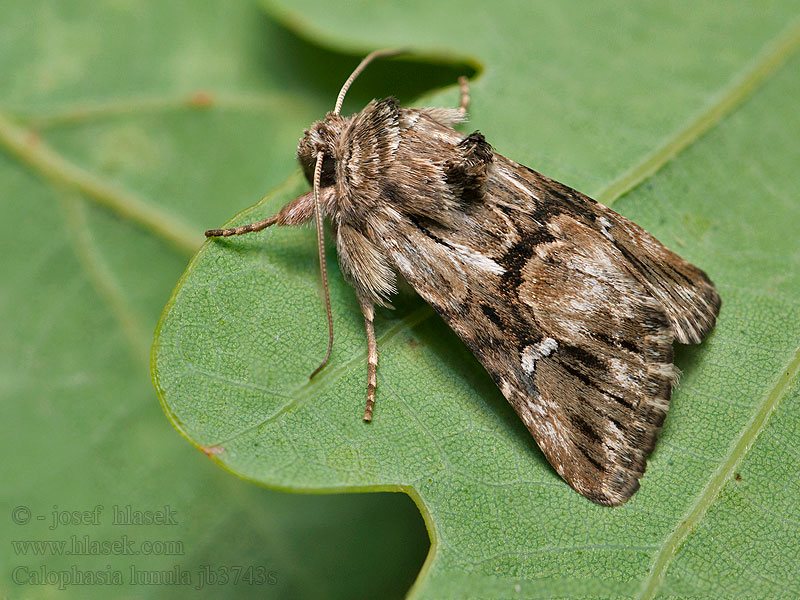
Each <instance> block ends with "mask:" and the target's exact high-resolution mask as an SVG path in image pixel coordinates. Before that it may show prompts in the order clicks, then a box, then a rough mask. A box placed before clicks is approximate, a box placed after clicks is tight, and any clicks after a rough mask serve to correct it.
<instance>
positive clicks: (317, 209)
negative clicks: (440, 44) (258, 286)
mask: <svg viewBox="0 0 800 600" xmlns="http://www.w3.org/2000/svg"><path fill="white" fill-rule="evenodd" d="M405 52H407V50H405V49H400V48H393V49H387V50H376V51H375V52H372V53H370V54H368V55H367V56H366V57H365V58H364V60H362V61H361V62H360V63H359V64H358V66H357V67H356V69H355V71H353V72H352V73H351V74H350V77H348V78H347V81H345V82H344V85H343V86H342V89H341V91H340V92H339V96H337V98H336V106H335V108H334V109H333V112H334V113H335V114H337V115H338V114H339V113H340V112H341V110H342V103H343V102H344V96H345V94H346V93H347V90H348V89H350V86H351V85H353V82H354V81H355V80H356V77H358V76H359V75H361V72H362V71H363V70H364V69H366V68H367V65H369V63H371V62H372V61H373V60H375V59H376V58H381V57H384V56H397V55H398V54H403V53H405ZM323 154H324V153H323V152H322V151H320V152H317V160H316V163H315V164H314V222H315V223H316V225H317V251H318V253H319V270H320V273H321V274H322V289H323V292H324V294H325V314H326V316H327V317H328V350H327V352H325V358H324V359H323V360H322V363H320V365H319V366H318V367H317V368H316V369H314V372H313V373H311V377H309V379H313V378H314V375H316V374H317V373H319V372H320V371H322V369H324V368H325V365H327V364H328V360H329V359H330V357H331V350H333V315H332V314H331V295H330V292H329V291H328V267H327V266H326V264H325V230H324V229H323V223H322V203H321V202H320V200H319V187H320V185H319V181H320V178H321V177H322V157H323Z"/></svg>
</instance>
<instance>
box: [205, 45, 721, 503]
mask: <svg viewBox="0 0 800 600" xmlns="http://www.w3.org/2000/svg"><path fill="white" fill-rule="evenodd" d="M398 53H400V51H396V50H382V51H377V52H373V53H372V54H370V55H369V56H367V57H366V58H365V59H364V60H363V61H362V62H361V64H359V66H358V67H357V68H356V70H355V71H354V72H353V74H352V75H351V76H350V78H349V79H348V80H347V81H346V82H345V84H344V86H343V87H342V90H341V92H340V93H339V97H338V98H337V101H336V105H335V108H334V110H333V111H332V112H329V113H328V114H327V115H326V116H325V118H324V119H322V120H320V121H317V122H315V123H314V124H313V125H311V127H310V129H308V130H306V131H305V135H304V137H303V138H302V139H301V140H300V143H299V145H298V148H297V158H298V160H299V162H300V165H301V166H302V168H303V170H304V172H305V175H306V177H307V179H308V180H309V183H311V185H312V190H311V191H310V192H308V193H306V194H303V195H301V196H299V197H297V198H295V199H294V200H293V201H291V202H290V203H289V204H287V205H286V206H285V207H284V208H283V209H281V210H280V212H278V213H277V214H276V215H273V216H271V217H269V218H267V219H265V220H263V221H259V222H257V223H252V224H250V225H244V226H241V227H236V228H233V229H215V230H210V231H207V232H206V236H209V237H214V236H230V235H239V234H244V233H248V232H252V231H259V230H262V229H264V228H265V227H269V226H271V225H300V224H302V223H305V222H307V221H309V220H310V219H312V218H313V219H314V220H315V222H316V229H317V241H318V250H319V255H320V268H321V271H322V279H323V288H324V290H325V303H326V314H327V317H328V332H329V336H328V351H327V354H326V356H325V360H323V362H322V364H321V365H320V367H319V368H318V369H317V370H316V371H315V372H314V373H317V372H319V370H320V369H321V368H322V367H324V365H325V364H326V362H327V361H328V359H329V357H330V351H331V347H332V344H333V321H332V317H331V309H330V300H329V297H328V292H327V273H326V271H325V257H324V252H325V250H324V245H323V217H327V218H328V220H329V221H330V222H331V224H332V227H333V229H334V230H335V232H336V249H337V254H338V259H339V264H340V266H341V270H342V272H343V274H344V276H345V277H346V278H347V281H348V282H349V283H350V284H351V285H352V286H353V288H355V293H356V296H357V297H358V301H359V304H360V306H361V311H362V313H363V315H364V323H365V327H366V338H367V349H368V352H367V404H366V410H365V414H364V420H365V421H370V420H371V419H372V413H373V406H374V404H375V388H376V383H377V380H376V373H377V367H378V348H377V344H376V340H375V330H374V326H373V318H374V307H375V305H379V306H387V307H388V306H390V305H389V299H390V297H391V296H392V294H394V293H395V292H396V281H397V275H398V274H399V275H402V277H404V278H405V279H406V280H407V281H408V282H409V283H410V284H411V286H413V288H414V289H415V290H416V291H417V293H418V294H419V295H420V296H421V297H422V298H423V299H424V300H425V301H426V302H428V303H429V304H430V305H431V306H432V307H433V308H434V309H435V310H436V312H438V313H439V315H441V317H442V318H443V319H444V320H445V321H446V322H447V324H448V325H449V326H450V327H451V328H452V329H453V331H455V332H456V333H457V334H458V335H459V336H460V337H461V339H462V340H463V341H464V343H466V345H467V346H468V347H469V348H470V350H472V352H473V353H474V355H475V356H476V357H477V358H478V360H479V361H480V362H481V364H482V365H483V366H484V367H485V368H486V370H487V371H488V372H489V374H490V375H491V376H492V378H493V379H494V381H495V382H496V384H497V386H498V387H499V388H500V391H501V392H502V393H503V395H504V396H505V397H506V399H507V400H508V401H509V403H510V404H511V406H512V407H513V408H514V410H515V411H516V412H517V414H518V415H519V416H520V418H521V419H522V421H523V422H524V423H525V425H526V427H527V428H528V430H529V431H530V432H531V434H532V435H533V437H534V439H535V440H536V442H537V444H538V445H539V447H540V448H541V450H542V452H543V453H544V455H545V456H546V457H547V460H548V461H550V464H551V465H552V466H553V467H554V468H555V470H556V471H557V472H558V474H559V475H561V477H563V478H564V480H566V482H567V483H568V484H569V485H570V486H572V487H573V488H574V489H575V490H577V491H578V492H579V493H580V494H583V495H584V496H586V497H587V498H589V499H590V500H592V501H593V502H596V503H598V504H604V505H619V504H622V503H623V502H625V501H626V500H628V499H629V498H630V497H631V496H632V495H633V494H634V492H636V490H637V489H638V488H639V478H640V477H641V476H642V475H643V473H644V471H645V467H646V460H647V457H648V455H649V454H650V452H651V451H652V450H653V447H654V444H655V442H656V437H657V435H658V433H659V431H660V429H661V425H662V423H663V421H664V417H665V416H666V413H667V408H668V406H669V401H670V394H671V391H672V387H673V385H675V383H676V381H677V376H678V373H677V370H676V368H675V367H674V366H673V347H672V346H673V342H674V341H678V342H680V343H683V344H697V343H699V342H701V341H702V340H703V338H704V337H705V335H706V334H707V333H708V332H709V331H710V330H711V328H713V327H714V324H715V321H716V317H717V314H718V312H719V308H720V304H721V301H720V297H719V295H718V293H717V291H716V289H715V287H714V285H713V283H712V282H711V281H710V280H709V278H708V277H707V276H706V274H705V273H704V272H703V271H701V270H700V269H698V268H697V267H695V266H693V265H691V264H689V263H688V262H687V261H686V260H684V259H683V258H681V257H680V256H678V255H677V254H675V253H673V252H671V251H670V250H668V249H667V248H666V247H664V246H663V245H662V244H661V243H660V242H659V241H658V240H656V239H655V238H654V237H653V236H651V235H650V234H649V233H647V232H646V231H644V230H643V229H642V228H640V227H639V226H637V225H635V224H634V223H632V222H631V221H629V220H628V219H626V218H625V217H622V216H620V215H618V214H617V213H615V212H614V211H613V210H611V209H609V208H607V207H605V206H603V205H602V204H599V203H597V202H595V201H594V200H592V199H591V198H589V197H587V196H585V195H583V194H581V193H580V192H578V191H576V190H574V189H572V188H570V187H568V186H566V185H564V184H562V183H559V182H557V181H554V180H552V179H549V178H548V177H545V176H544V175H542V174H540V173H537V172H536V171H534V170H532V169H529V168H528V167H525V166H523V165H521V164H518V163H516V162H514V161H512V160H510V159H508V158H506V157H504V156H501V155H500V154H497V153H496V152H494V150H493V149H492V147H491V146H490V145H489V143H488V142H487V141H486V140H485V139H484V137H483V135H481V134H480V133H479V132H475V133H472V134H470V135H464V134H462V133H459V132H458V131H456V130H455V129H453V125H456V124H458V123H461V122H463V121H465V116H466V110H467V107H468V104H469V91H468V87H467V82H466V79H465V78H461V79H460V83H461V105H460V106H459V107H458V108H404V107H401V106H399V105H398V102H397V101H396V100H395V99H394V98H386V99H384V100H377V101H375V100H373V101H372V102H370V103H369V104H367V106H366V107H365V108H364V109H363V110H362V111H361V112H359V113H357V114H354V115H352V116H342V115H341V114H340V112H341V106H342V102H343V100H344V95H345V94H346V92H347V90H348V88H349V87H350V85H351V84H352V82H353V80H354V79H355V78H356V77H357V76H358V75H359V74H360V73H361V71H362V70H363V69H364V68H365V67H366V65H367V64H369V63H370V62H371V61H372V60H374V59H375V58H378V57H382V56H391V55H395V54H398ZM312 377H313V374H312Z"/></svg>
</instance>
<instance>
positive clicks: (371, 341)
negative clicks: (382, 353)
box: [358, 294, 378, 423]
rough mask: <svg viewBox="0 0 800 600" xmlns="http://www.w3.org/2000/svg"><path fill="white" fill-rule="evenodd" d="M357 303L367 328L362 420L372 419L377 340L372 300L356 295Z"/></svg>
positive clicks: (376, 382) (376, 380)
mask: <svg viewBox="0 0 800 600" xmlns="http://www.w3.org/2000/svg"><path fill="white" fill-rule="evenodd" d="M358 303H359V304H360V305H361V312H362V313H363V314H364V327H365V328H366V330H367V407H366V408H365V409H364V420H365V421H366V422H367V423H369V422H370V421H372V409H373V407H374V406H375V387H376V386H377V384H378V342H377V340H376V339H375V323H374V318H375V306H374V304H373V303H372V300H370V299H369V298H366V297H364V296H362V295H361V294H359V295H358Z"/></svg>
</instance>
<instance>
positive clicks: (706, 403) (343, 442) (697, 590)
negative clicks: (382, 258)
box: [153, 0, 800, 598]
mask: <svg viewBox="0 0 800 600" xmlns="http://www.w3.org/2000/svg"><path fill="white" fill-rule="evenodd" d="M265 6H266V7H267V9H268V11H269V12H270V13H271V14H274V15H278V18H280V19H282V20H283V21H284V22H287V23H289V24H291V26H292V27H294V28H296V29H297V30H298V31H299V32H300V34H301V35H303V36H305V37H307V38H308V39H314V40H315V41H316V42H318V43H323V44H326V45H329V46H331V47H334V48H336V49H338V50H342V51H350V52H360V53H364V52H366V51H367V50H368V49H372V48H374V47H381V46H391V45H403V46H407V45H412V46H414V47H415V48H418V49H419V50H420V52H422V53H425V54H427V55H429V56H450V57H453V56H458V57H461V58H462V59H463V60H465V61H469V62H470V63H472V64H476V65H481V66H480V69H479V70H480V73H479V74H478V76H477V77H476V78H475V80H474V82H473V85H472V102H473V103H472V108H471V113H472V121H471V123H470V125H469V126H470V127H473V128H480V130H481V131H482V132H483V133H484V134H485V135H486V136H487V138H488V139H489V140H490V141H491V142H492V143H493V145H494V146H495V147H496V148H497V149H498V151H500V152H502V153H503V154H506V155H508V156H510V157H511V158H514V159H516V160H518V161H521V162H523V163H525V164H528V165H530V166H532V167H534V168H537V169H538V170H541V171H543V172H545V173H547V174H548V175H551V176H554V177H556V178H558V179H560V180H562V181H565V182H566V183H568V184H570V185H573V186H575V187H577V188H579V189H581V190H583V191H585V192H588V193H591V194H593V195H595V196H597V197H599V198H600V199H602V200H603V201H605V202H607V203H608V202H612V201H614V200H615V199H617V198H620V199H619V201H617V202H616V203H615V204H614V207H615V209H617V210H619V211H620V212H622V213H623V214H625V215H627V216H629V217H631V218H632V219H634V220H635V221H636V222H638V223H640V224H641V225H643V226H644V227H646V228H647V229H649V230H650V231H651V232H653V233H654V234H655V235H656V236H657V237H658V238H660V239H661V240H662V241H664V242H665V243H666V244H667V245H668V246H670V247H672V248H674V249H675V250H677V251H678V252H679V253H680V254H681V255H683V256H685V257H686V258H688V259H689V260H691V261H692V262H694V263H696V264H698V265H699V266H701V267H702V268H703V269H705V270H707V271H708V273H709V274H710V275H711V277H712V278H713V279H714V281H715V282H716V283H717V285H718V287H719V290H720V293H721V295H722V297H723V300H724V303H723V309H722V313H721V316H720V320H719V323H718V325H717V328H716V330H715V331H714V332H713V333H712V335H711V336H710V337H709V339H708V340H707V341H706V342H705V343H704V344H703V345H702V346H700V347H691V348H690V347H681V348H679V349H678V352H677V359H676V362H677V364H678V366H679V367H680V368H681V369H682V371H683V372H684V374H683V377H682V380H681V384H680V388H679V389H678V390H677V391H676V393H675V394H674V400H673V404H672V409H671V411H670V414H669V416H668V418H667V421H666V424H665V427H664V430H663V434H662V436H661V439H660V442H659V444H658V446H657V448H656V450H655V452H654V454H653V456H652V458H651V460H650V463H649V468H648V472H647V474H646V475H645V477H644V479H643V481H642V489H641V491H640V492H639V493H638V494H637V495H636V496H634V498H633V499H632V500H631V501H630V502H629V503H628V504H626V505H625V506H623V507H621V508H614V509H609V508H604V507H600V506H596V505H593V504H591V503H590V502H589V501H587V500H585V499H584V498H582V497H580V496H579V495H578V494H576V493H575V492H573V491H572V490H571V489H570V488H568V487H567V485H566V484H564V483H563V482H562V481H561V480H560V479H559V478H558V477H557V475H556V474H555V473H554V471H553V470H552V469H551V468H550V467H549V465H548V464H547V463H546V461H545V460H544V458H543V457H542V455H541V453H540V452H539V451H538V449H537V448H536V445H535V443H534V442H533V440H532V439H531V438H530V436H529V435H528V433H527V431H526V430H525V428H524V427H523V426H522V424H521V423H520V422H519V420H518V419H517V417H516V415H515V414H514V413H513V411H512V409H511V408H510V407H509V406H508V405H507V403H506V402H505V400H504V399H503V398H502V396H501V395H500V393H499V392H498V391H497V389H496V388H495V387H494V385H493V384H492V382H491V380H490V379H489V377H488V376H487V375H486V373H485V372H484V371H483V370H482V369H481V367H480V366H479V364H478V363H477V361H476V360H475V359H474V358H473V357H472V356H471V355H470V354H469V352H467V351H466V349H465V348H464V346H463V345H462V344H461V343H460V341H459V340H458V339H457V337H456V336H455V335H454V334H453V333H452V332H450V331H449V330H448V328H447V327H446V326H445V325H444V324H443V323H442V321H441V320H440V319H438V318H437V317H436V316H435V315H434V313H433V311H432V310H431V309H429V308H428V307H427V306H426V305H424V304H422V303H421V302H420V301H419V300H418V299H416V298H415V297H414V296H413V295H412V294H409V293H407V292H405V293H403V294H401V296H400V298H399V302H398V303H397V306H398V308H397V310H395V311H393V312H392V311H380V312H379V314H378V316H377V318H376V328H377V333H378V343H379V348H380V353H381V366H380V369H379V376H378V404H377V407H376V413H375V420H374V422H373V423H372V424H370V425H366V424H364V423H362V422H361V419H360V417H361V414H362V411H363V401H364V387H365V375H366V365H365V348H364V346H365V343H364V333H363V323H362V321H361V317H360V313H359V311H358V307H357V304H356V301H355V299H354V296H353V293H352V290H350V289H349V288H348V286H347V285H346V284H345V283H344V282H343V280H342V278H341V276H340V274H339V273H338V270H337V268H336V262H335V258H334V257H333V256H330V255H329V265H328V266H329V268H330V270H331V272H332V277H331V280H332V281H331V296H332V303H333V313H334V319H335V323H336V332H337V333H336V335H337V338H336V344H335V348H334V352H333V356H332V360H331V363H330V364H329V366H328V367H327V368H326V369H325V370H324V371H323V372H322V373H321V374H320V375H319V376H317V377H316V378H315V379H314V380H313V381H311V382H309V381H308V375H309V373H311V371H312V370H313V369H314V368H315V367H316V366H317V364H318V362H319V360H320V359H321V357H322V353H323V351H324V347H325V340H326V330H325V327H324V317H323V312H322V304H321V302H320V297H319V283H318V274H317V267H316V266H315V247H314V233H313V231H311V230H308V229H305V230H304V229H300V230H292V229H288V230H281V229H271V230H267V231H264V232H261V233H259V234H254V235H250V236H247V237H241V238H229V239H226V240H217V241H212V242H209V243H207V244H205V245H204V246H203V248H202V249H201V250H200V252H199V253H198V254H197V255H196V256H195V258H194V259H193V261H192V263H191V265H190V266H189V269H188V270H187V272H186V274H185V275H184V277H183V279H182V280H181V283H180V284H179V286H178V287H177V288H176V290H175V293H174V294H173V297H172V299H171V300H170V302H169V304H168V306H167V309H166V311H165V313H164V316H163V318H162V320H161V323H160V327H159V330H158V332H157V337H156V341H155V345H154V360H153V370H154V374H155V379H156V384H157V387H158V389H159V393H160V395H161V397H162V400H163V402H164V404H165V408H166V410H167V411H168V412H169V414H170V416H171V418H172V419H173V421H174V422H175V424H176V426H177V427H178V428H179V429H180V430H181V432H182V433H183V434H184V435H185V436H186V437H187V438H189V439H190V440H191V441H192V442H193V443H194V444H196V445H198V446H207V447H213V448H214V452H215V454H214V459H215V460H216V461H218V462H219V463H220V464H221V465H222V466H224V467H225V468H226V469H228V470H230V471H232V472H234V473H237V474H239V475H241V476H242V477H245V478H247V479H251V480H254V481H257V482H260V483H263V484H265V485H268V486H271V487H275V488H279V489H287V490H298V491H300V490H304V491H363V490H402V491H404V492H406V493H407V494H409V495H410V496H411V497H412V498H413V499H414V501H415V502H416V503H417V505H418V506H419V507H420V510H421V511H422V513H423V515H424V517H425V520H426V523H427V524H428V527H429V533H430V536H431V539H432V546H431V552H430V554H429V556H428V560H427V562H426V565H425V567H424V569H423V571H422V573H421V575H420V577H419V579H418V580H417V583H416V585H415V587H414V588H413V591H412V596H414V597H420V598H422V597H424V598H462V597H466V596H469V597H480V598H498V597H546V598H551V597H554V596H558V597H575V598H577V597H589V596H591V597H604V598H605V597H642V598H652V597H656V596H658V597H674V598H688V597H708V598H711V597H714V598H716V597H728V596H747V597H776V596H780V595H782V594H784V595H785V594H788V593H789V590H791V589H794V588H796V587H797V586H798V584H800V582H799V581H798V580H797V577H798V573H799V572H800V569H799V568H798V567H799V566H800V565H798V559H797V556H796V552H795V549H796V547H797V543H798V533H797V527H796V523H797V519H798V515H797V508H796V507H797V506H798V500H800V490H799V489H798V486H797V485H796V477H795V474H796V472H797V470H798V468H800V452H798V449H797V444H796V440H795V439H794V438H795V437H796V436H794V435H793V433H794V432H796V430H797V427H798V422H799V419H798V404H797V402H796V400H797V397H798V392H797V387H798V383H797V380H798V375H797V373H798V369H799V368H800V354H799V353H798V343H797V340H798V339H800V325H799V324H798V318H797V317H798V297H800V246H799V245H798V239H800V236H798V233H797V230H798V225H800V204H799V203H798V202H797V196H796V193H797V192H796V190H797V189H798V185H800V172H799V171H798V169H797V168H796V165H797V164H798V159H800V147H798V144H797V136H796V135H795V133H794V132H796V131H798V128H800V114H798V111H797V109H796V98H797V97H798V96H799V95H800V59H798V57H797V47H798V45H800V26H798V21H797V20H796V17H797V10H796V7H795V6H794V5H793V3H790V2H774V3H770V4H769V6H768V7H759V10H758V11H755V10H751V9H749V8H747V7H746V6H741V7H739V6H725V7H722V6H717V5H716V4H714V3H704V4H700V5H698V4H696V3H693V4H692V5H691V6H688V5H687V6H683V5H680V4H679V3H669V4H667V3H658V4H649V5H631V4H630V3H623V2H617V3H603V4H602V5H594V4H593V5H591V7H589V6H587V5H586V4H585V3H582V4H580V6H578V4H577V3H574V6H570V5H568V4H563V3H559V4H552V3H524V4H522V3H520V4H519V5H515V6H513V7H512V6H509V5H504V4H498V3H488V4H487V3H477V2H459V3H457V5H454V4H450V3H430V2H427V3H425V4H424V5H423V4H421V3H415V4H413V5H410V4H409V3H402V4H401V3H375V4H369V5H367V4H366V3H358V5H346V6H338V5H337V9H336V10H335V11H332V10H329V9H328V8H327V5H325V4H324V3H320V2H318V1H315V0H303V1H300V2H292V3H291V4H290V3H287V2H280V1H269V2H265ZM762 8H763V9H762ZM787 23H788V25H787ZM397 64H399V63H397V62H393V63H388V62H387V63H381V64H377V65H375V66H374V67H373V69H374V70H379V71H384V72H391V70H392V69H394V68H396V65H397ZM358 85H359V84H356V87H358ZM391 92H392V90H391V88H389V89H375V90H373V93H374V94H375V95H388V94H389V93H391ZM426 100H427V101H430V102H435V103H436V104H439V105H454V104H455V103H456V101H457V91H456V89H455V87H451V88H449V89H448V90H446V91H445V92H443V93H441V94H437V95H436V96H434V97H432V98H427V99H426ZM330 101H331V103H332V101H333V97H331V98H330ZM348 106H349V107H350V110H358V108H359V106H360V105H357V104H354V102H353V101H352V100H351V101H350V102H349V103H346V105H345V112H346V111H347V110H348ZM320 117H322V113H320V114H319V115H317V118H320ZM673 157H674V158H673ZM305 189H307V187H306V186H304V185H303V184H302V183H301V182H300V181H299V178H297V177H296V176H295V177H294V178H291V179H290V180H289V183H288V184H287V185H286V186H285V187H283V188H279V189H278V190H277V191H276V192H275V193H274V194H273V195H270V196H269V197H267V198H265V199H264V200H263V201H262V202H260V203H258V204H257V205H255V206H254V207H252V208H250V209H248V210H245V211H244V212H243V213H241V214H239V215H237V216H236V217H235V218H234V219H233V220H232V221H231V224H233V225H236V224H243V223H248V222H251V221H254V220H258V219H260V218H263V217H264V216H266V215H268V214H271V213H273V212H275V211H276V210H277V209H278V208H279V207H280V206H281V205H282V204H283V203H285V202H287V201H288V200H289V199H291V198H292V197H293V196H294V195H295V194H297V193H300V192H302V191H304V190H305ZM793 400H794V402H793Z"/></svg>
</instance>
